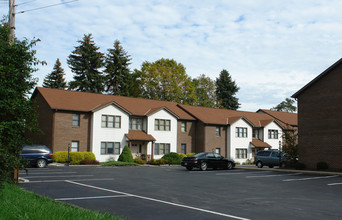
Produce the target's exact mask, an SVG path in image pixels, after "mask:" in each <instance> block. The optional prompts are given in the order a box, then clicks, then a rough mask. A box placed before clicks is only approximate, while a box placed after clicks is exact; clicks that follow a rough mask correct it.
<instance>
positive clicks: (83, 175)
mask: <svg viewBox="0 0 342 220" xmlns="http://www.w3.org/2000/svg"><path fill="white" fill-rule="evenodd" d="M76 176H78V177H81V176H83V177H85V176H94V175H72V176H71V175H70V176H43V177H42V176H26V177H25V178H29V179H31V178H56V177H63V178H64V177H76Z"/></svg>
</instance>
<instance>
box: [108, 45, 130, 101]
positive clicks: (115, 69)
mask: <svg viewBox="0 0 342 220" xmlns="http://www.w3.org/2000/svg"><path fill="white" fill-rule="evenodd" d="M130 61H131V58H130V56H129V55H127V52H126V51H125V50H124V49H123V47H122V46H121V44H120V41H118V40H116V41H115V42H114V48H113V49H108V54H107V56H106V61H105V68H106V69H105V70H104V72H105V74H106V75H105V77H106V79H105V89H106V92H108V93H109V94H113V95H121V96H130V83H131V80H132V76H131V72H130V70H129V68H128V66H129V65H130Z"/></svg>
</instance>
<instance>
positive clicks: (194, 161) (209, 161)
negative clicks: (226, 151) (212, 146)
mask: <svg viewBox="0 0 342 220" xmlns="http://www.w3.org/2000/svg"><path fill="white" fill-rule="evenodd" d="M182 166H184V167H186V169H187V170H192V169H193V168H194V167H197V168H200V169H201V170H203V171H204V170H207V168H214V169H217V168H223V169H228V170H230V169H233V168H234V167H235V162H234V160H231V159H227V158H224V157H222V156H221V155H220V154H217V153H205V152H203V153H199V154H195V155H193V156H191V157H184V158H183V160H182Z"/></svg>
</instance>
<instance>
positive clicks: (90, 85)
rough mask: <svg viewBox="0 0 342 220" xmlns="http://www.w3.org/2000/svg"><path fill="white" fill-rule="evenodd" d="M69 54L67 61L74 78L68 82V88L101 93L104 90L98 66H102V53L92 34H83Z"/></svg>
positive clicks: (102, 77)
mask: <svg viewBox="0 0 342 220" xmlns="http://www.w3.org/2000/svg"><path fill="white" fill-rule="evenodd" d="M78 42H79V43H80V45H79V46H77V47H75V50H74V51H72V54H70V55H69V57H68V59H67V63H68V65H69V67H70V69H71V71H72V72H73V73H74V74H75V75H74V77H73V78H74V80H73V81H71V82H70V83H69V89H72V90H76V91H82V92H93V93H101V92H103V91H104V76H103V73H102V72H101V71H100V68H102V67H103V66H104V55H103V53H101V52H99V48H98V47H97V46H96V45H95V42H94V41H93V38H92V35H91V34H88V35H84V37H83V40H80V41H78Z"/></svg>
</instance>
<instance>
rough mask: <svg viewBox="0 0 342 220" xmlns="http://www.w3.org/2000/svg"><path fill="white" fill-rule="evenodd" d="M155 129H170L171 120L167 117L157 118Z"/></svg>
mask: <svg viewBox="0 0 342 220" xmlns="http://www.w3.org/2000/svg"><path fill="white" fill-rule="evenodd" d="M154 130H156V131H170V130H171V121H170V120H165V119H155V120H154Z"/></svg>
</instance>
